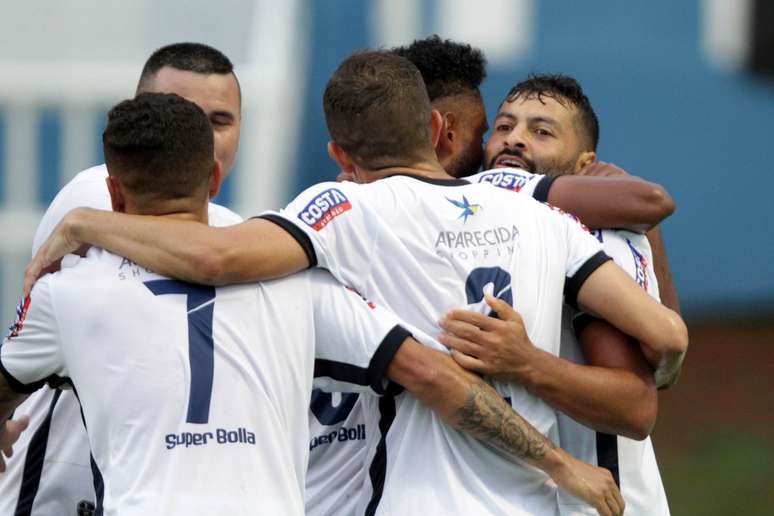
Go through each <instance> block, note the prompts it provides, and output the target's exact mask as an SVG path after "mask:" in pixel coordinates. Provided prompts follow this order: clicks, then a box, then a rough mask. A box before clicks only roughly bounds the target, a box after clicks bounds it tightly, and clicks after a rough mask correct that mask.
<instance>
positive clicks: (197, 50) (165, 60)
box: [137, 43, 236, 92]
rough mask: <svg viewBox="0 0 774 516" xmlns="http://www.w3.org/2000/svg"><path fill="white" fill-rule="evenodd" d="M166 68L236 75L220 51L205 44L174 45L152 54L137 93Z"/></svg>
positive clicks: (141, 75)
mask: <svg viewBox="0 0 774 516" xmlns="http://www.w3.org/2000/svg"><path fill="white" fill-rule="evenodd" d="M165 66H169V67H171V68H174V69H176V70H182V71H185V72H194V73H199V74H203V75H210V74H220V75H226V74H230V73H234V65H233V64H232V63H231V60H229V58H228V57H226V55H225V54H223V52H221V51H220V50H217V49H215V48H212V47H210V46H208V45H205V44H203V43H173V44H171V45H167V46H164V47H161V48H159V49H158V50H156V51H155V52H153V54H151V56H150V57H149V58H148V60H147V61H146V62H145V66H144V67H143V69H142V73H141V74H140V81H139V83H138V84H137V91H138V92H139V91H142V90H143V89H144V87H145V84H146V83H147V82H148V81H149V80H151V79H153V77H155V75H156V74H157V73H158V72H159V70H161V69H162V68H164V67H165ZM234 77H236V75H235V76H234Z"/></svg>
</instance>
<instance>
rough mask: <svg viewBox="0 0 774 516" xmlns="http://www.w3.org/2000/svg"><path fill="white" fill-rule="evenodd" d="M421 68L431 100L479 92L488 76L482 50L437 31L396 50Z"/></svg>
mask: <svg viewBox="0 0 774 516" xmlns="http://www.w3.org/2000/svg"><path fill="white" fill-rule="evenodd" d="M392 52H394V53H395V54H397V55H399V56H401V57H405V58H406V59H408V60H409V61H411V62H412V63H414V65H415V66H416V67H417V68H418V69H419V72H420V73H421V74H422V79H423V80H424V81H425V85H426V87H427V94H428V95H429V97H430V101H431V102H435V101H436V100H437V99H440V98H444V97H449V96H452V95H459V94H465V93H470V92H477V91H478V88H479V87H480V86H481V83H482V82H483V81H484V79H485V78H486V58H485V57H484V54H483V53H482V52H481V50H479V49H477V48H474V47H472V46H470V45H467V44H465V43H458V42H456V41H452V40H450V39H441V38H440V37H439V36H438V35H437V34H434V35H432V36H430V37H428V38H425V39H417V40H414V42H413V43H411V44H410V45H408V46H402V47H396V48H393V49H392Z"/></svg>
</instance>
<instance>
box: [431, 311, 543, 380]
mask: <svg viewBox="0 0 774 516" xmlns="http://www.w3.org/2000/svg"><path fill="white" fill-rule="evenodd" d="M486 303H487V304H488V305H489V306H490V307H491V308H492V309H493V310H494V311H495V313H497V316H498V317H499V319H496V318H494V317H489V316H486V315H484V314H481V313H477V312H471V311H468V310H452V311H451V312H449V313H448V314H447V315H446V316H445V317H444V318H443V319H442V320H441V321H439V324H440V326H441V328H442V329H443V330H444V332H445V333H442V334H441V335H440V336H439V341H440V342H441V343H442V344H444V345H445V346H447V347H449V348H450V349H451V350H452V358H454V360H455V361H456V362H457V363H458V364H459V365H460V366H462V367H464V368H465V369H468V370H469V371H474V372H476V373H480V374H483V375H486V376H488V377H490V378H496V379H503V380H512V381H521V378H522V377H523V376H524V375H525V374H526V372H527V370H528V367H529V363H530V361H531V360H532V359H533V358H534V357H535V354H536V353H538V352H539V350H538V349H537V348H535V346H534V345H533V344H532V342H531V341H530V340H529V337H528V336H527V330H526V329H525V328H524V321H523V320H522V318H521V315H519V313H518V312H517V311H516V310H514V309H513V308H511V306H510V305H509V304H508V303H506V302H505V301H503V300H501V299H496V298H494V297H492V296H486Z"/></svg>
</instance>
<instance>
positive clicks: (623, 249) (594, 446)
mask: <svg viewBox="0 0 774 516" xmlns="http://www.w3.org/2000/svg"><path fill="white" fill-rule="evenodd" d="M594 234H595V235H596V236H597V238H598V239H599V241H600V242H602V244H603V246H604V249H605V252H606V253H607V254H608V255H610V256H611V257H612V258H613V259H614V260H615V262H616V263H617V264H618V265H619V266H621V268H623V269H624V270H625V271H626V272H627V273H628V274H629V275H630V276H632V277H633V278H634V279H635V281H636V282H637V283H638V284H639V285H640V286H641V287H642V288H644V289H645V290H646V291H647V292H648V293H649V294H650V295H651V296H653V297H654V298H656V299H659V295H658V283H657V281H656V276H655V274H654V272H653V269H652V267H651V263H652V261H653V257H652V252H651V249H650V244H649V243H648V239H647V238H646V237H645V236H644V235H640V234H637V233H631V232H629V231H622V230H602V231H595V232H594ZM576 315H577V310H575V309H574V308H571V307H568V306H566V307H565V314H564V320H563V323H562V350H561V356H562V358H565V359H567V360H571V361H573V362H576V363H579V364H584V363H586V362H585V359H584V356H583V351H582V349H581V347H580V344H579V343H578V339H577V338H576V336H575V331H574V329H573V322H572V321H573V318H575V317H576ZM559 445H560V446H561V447H562V448H564V449H565V450H566V451H567V452H568V453H570V454H572V455H573V456H575V457H577V458H578V459H580V460H582V461H584V462H588V463H590V464H597V465H598V466H602V467H605V468H608V469H609V470H610V471H611V472H612V473H613V476H614V477H615V479H616V481H617V482H618V483H619V486H620V487H621V494H622V495H623V498H624V501H625V502H626V514H627V515H631V516H666V515H668V514H669V505H668V504H667V498H666V493H665V492H664V486H663V484H662V482H661V476H660V474H659V471H658V464H656V455H655V452H654V451H653V443H652V442H651V439H650V437H648V438H646V439H645V440H643V441H636V440H633V439H629V438H626V437H622V436H616V435H610V434H604V433H600V432H595V431H594V430H592V429H590V428H588V427H586V426H583V425H582V424H580V423H578V422H576V421H575V420H574V419H572V418H570V417H569V416H567V415H565V414H563V413H561V412H560V413H559ZM559 500H560V510H561V514H562V515H577V514H597V513H596V511H595V510H594V508H593V507H591V506H590V505H588V504H585V503H584V502H582V501H580V500H578V499H577V498H574V497H572V496H570V495H568V494H565V493H560V498H559Z"/></svg>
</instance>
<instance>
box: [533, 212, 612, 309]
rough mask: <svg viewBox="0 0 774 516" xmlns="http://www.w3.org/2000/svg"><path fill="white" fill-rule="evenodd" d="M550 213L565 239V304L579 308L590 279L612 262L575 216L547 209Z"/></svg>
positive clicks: (559, 232)
mask: <svg viewBox="0 0 774 516" xmlns="http://www.w3.org/2000/svg"><path fill="white" fill-rule="evenodd" d="M546 206H548V207H549V208H550V209H551V211H552V212H553V213H552V214H551V216H552V218H553V219H554V223H557V224H558V225H559V226H560V227H559V228H557V235H561V236H562V237H563V238H564V242H563V244H564V246H563V247H564V249H565V250H566V255H565V263H564V269H565V282H564V296H565V301H566V302H567V304H569V305H570V306H573V307H574V306H577V298H578V292H579V291H580V289H581V287H582V286H583V284H584V283H585V282H586V280H587V279H588V277H589V276H591V274H592V273H593V272H594V271H596V270H597V269H598V268H599V267H600V266H601V265H602V264H604V263H605V262H607V261H610V257H609V256H607V254H605V252H604V250H603V249H602V244H601V243H600V242H599V240H597V239H596V238H595V237H594V236H593V235H592V234H591V233H590V232H589V230H588V229H587V228H586V226H584V225H583V224H581V222H580V221H579V220H578V218H577V217H576V216H574V215H570V214H569V213H565V212H563V211H562V210H560V209H559V208H556V207H553V206H550V205H546Z"/></svg>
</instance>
